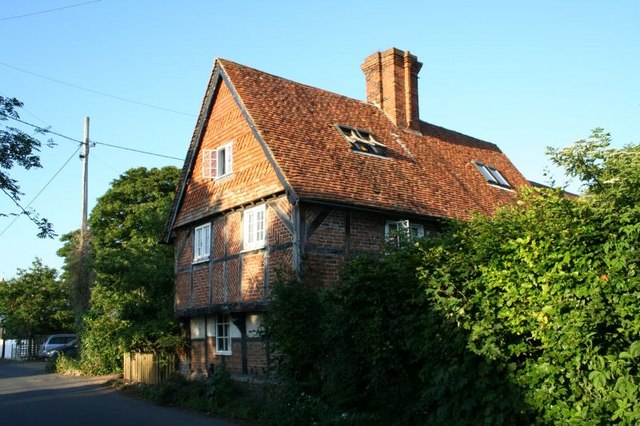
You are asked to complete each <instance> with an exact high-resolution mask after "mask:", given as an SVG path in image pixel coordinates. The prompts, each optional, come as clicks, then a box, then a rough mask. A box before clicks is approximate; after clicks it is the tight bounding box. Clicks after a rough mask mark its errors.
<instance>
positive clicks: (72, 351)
mask: <svg viewBox="0 0 640 426" xmlns="http://www.w3.org/2000/svg"><path fill="white" fill-rule="evenodd" d="M78 343H79V341H78V339H74V340H72V341H70V342H69V343H67V344H66V345H64V346H62V347H60V348H56V349H51V350H48V351H47V352H45V353H44V357H45V358H47V359H50V360H54V359H56V358H58V357H59V356H60V355H64V356H68V357H72V358H75V357H76V356H77V355H78V350H79V344H78Z"/></svg>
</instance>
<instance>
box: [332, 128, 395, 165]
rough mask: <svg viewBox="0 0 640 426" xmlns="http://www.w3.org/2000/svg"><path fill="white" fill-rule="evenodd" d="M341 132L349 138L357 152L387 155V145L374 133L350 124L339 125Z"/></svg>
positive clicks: (352, 147)
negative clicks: (378, 139)
mask: <svg viewBox="0 0 640 426" xmlns="http://www.w3.org/2000/svg"><path fill="white" fill-rule="evenodd" d="M338 130H340V133H342V135H343V136H344V137H345V138H346V139H347V141H348V142H349V144H350V145H351V149H353V150H354V151H357V152H365V153H367V154H373V155H380V156H383V157H384V156H385V155H386V154H387V147H386V146H385V145H383V144H381V143H380V142H378V141H377V140H375V138H374V137H373V135H372V134H371V133H370V132H368V131H366V130H362V129H354V128H353V127H348V126H338Z"/></svg>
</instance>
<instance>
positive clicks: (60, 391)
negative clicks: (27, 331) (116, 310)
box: [0, 361, 239, 426]
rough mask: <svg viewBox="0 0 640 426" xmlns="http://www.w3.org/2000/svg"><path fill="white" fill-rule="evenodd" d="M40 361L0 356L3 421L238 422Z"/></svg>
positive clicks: (52, 425)
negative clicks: (50, 368) (162, 403)
mask: <svg viewBox="0 0 640 426" xmlns="http://www.w3.org/2000/svg"><path fill="white" fill-rule="evenodd" d="M44 367H45V364H44V363H43V362H6V361H0V424H1V425H3V426H36V425H37V426H42V425H46V426H58V425H60V426H62V425H64V426H74V425H92V426H103V425H104V426H106V425H117V426H129V425H131V426H134V425H135V426H142V425H154V426H164V425H167V426H168V425H172V426H173V425H182V424H186V425H190V426H204V425H207V426H238V425H239V423H234V422H230V421H227V420H222V419H218V418H213V417H208V416H205V415H202V414H199V413H193V412H189V411H184V410H179V409H174V408H169V407H159V406H157V405H153V404H151V403H149V402H147V401H144V400H140V399H137V398H132V397H129V396H126V395H123V394H121V393H120V392H118V391H117V390H114V389H112V388H109V387H106V386H103V384H104V383H105V381H106V380H107V379H108V378H107V377H99V378H86V377H66V376H60V375H57V374H49V373H45V371H44Z"/></svg>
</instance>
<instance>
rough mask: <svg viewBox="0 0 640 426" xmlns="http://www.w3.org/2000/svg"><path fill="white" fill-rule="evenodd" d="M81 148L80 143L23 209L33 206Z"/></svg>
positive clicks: (15, 219) (5, 230) (1, 233)
mask: <svg viewBox="0 0 640 426" xmlns="http://www.w3.org/2000/svg"><path fill="white" fill-rule="evenodd" d="M80 148H82V145H80V146H79V147H78V148H77V149H76V150H75V151H73V154H71V156H69V158H68V159H67V161H65V162H64V164H63V165H62V166H61V167H60V168H59V169H58V171H57V172H55V173H54V175H53V176H51V179H49V181H48V182H47V183H46V184H45V185H44V186H43V187H42V189H41V190H40V191H38V193H37V194H36V195H35V196H34V197H33V198H32V199H31V201H29V204H27V205H26V206H25V207H24V208H22V207H21V209H22V211H23V212H24V211H26V209H28V208H29V206H31V204H33V202H34V201H36V199H37V198H38V197H39V196H40V194H42V193H43V192H44V190H45V189H47V187H48V186H49V184H50V183H51V182H53V180H54V179H55V178H56V176H58V175H59V174H60V172H61V171H62V169H64V168H65V167H66V166H67V164H69V161H71V159H72V158H73V157H74V156H75V155H76V154H77V153H78V151H80ZM19 217H20V215H16V216H15V217H14V218H13V220H12V221H11V222H10V223H9V224H8V225H7V226H6V228H4V229H3V230H2V232H0V237H1V236H2V235H3V234H4V233H5V232H7V229H9V228H11V225H13V224H14V223H15V222H16V221H17V220H18V218H19Z"/></svg>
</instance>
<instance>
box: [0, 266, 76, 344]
mask: <svg viewBox="0 0 640 426" xmlns="http://www.w3.org/2000/svg"><path fill="white" fill-rule="evenodd" d="M57 275H58V272H57V271H56V270H55V269H54V268H49V267H47V266H45V265H43V264H42V261H41V260H40V259H35V260H34V261H33V263H32V265H31V268H29V269H18V274H17V277H16V278H13V279H10V280H8V281H5V282H3V283H0V317H2V318H3V324H4V327H5V332H6V334H7V336H8V337H11V338H24V337H29V338H33V337H35V336H36V335H38V334H45V333H50V332H52V331H68V330H71V328H72V326H73V313H72V311H71V306H70V303H69V288H68V287H67V286H66V285H65V284H64V283H63V282H61V281H59V280H58V276H57Z"/></svg>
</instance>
